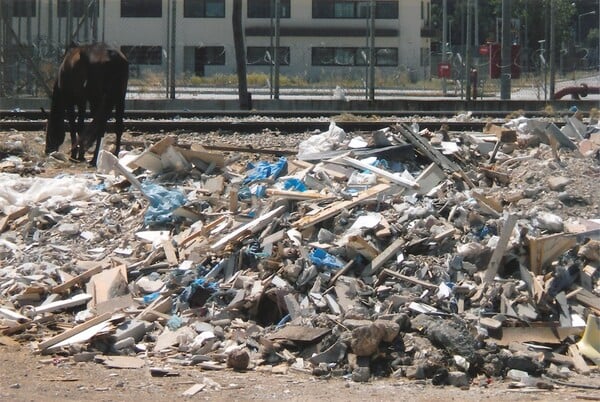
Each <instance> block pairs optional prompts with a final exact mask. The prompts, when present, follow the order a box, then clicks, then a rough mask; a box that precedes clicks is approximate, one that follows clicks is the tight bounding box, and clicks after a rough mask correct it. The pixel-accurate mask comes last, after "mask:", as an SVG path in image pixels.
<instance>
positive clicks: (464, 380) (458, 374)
mask: <svg viewBox="0 0 600 402" xmlns="http://www.w3.org/2000/svg"><path fill="white" fill-rule="evenodd" d="M469 383H470V381H469V377H468V376H467V374H466V373H463V372H462V371H450V372H448V384H450V385H453V386H455V387H459V388H462V387H468V386H469Z"/></svg>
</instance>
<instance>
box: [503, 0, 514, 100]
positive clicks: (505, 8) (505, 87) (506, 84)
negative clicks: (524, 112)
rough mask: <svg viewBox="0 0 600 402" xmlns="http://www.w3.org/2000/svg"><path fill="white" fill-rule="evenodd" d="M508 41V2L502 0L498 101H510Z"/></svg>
mask: <svg viewBox="0 0 600 402" xmlns="http://www.w3.org/2000/svg"><path fill="white" fill-rule="evenodd" d="M511 45H512V44H511V40H510V0H502V49H501V56H502V57H501V61H500V99H503V100H504V99H510V79H511V76H510V68H511V66H512V59H511V51H510V50H511V47H512V46H511Z"/></svg>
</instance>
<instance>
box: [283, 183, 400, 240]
mask: <svg viewBox="0 0 600 402" xmlns="http://www.w3.org/2000/svg"><path fill="white" fill-rule="evenodd" d="M389 188H390V185H389V184H377V185H375V186H373V187H371V188H370V189H368V190H365V191H363V192H362V193H360V194H359V195H358V196H357V197H355V198H354V199H352V200H346V201H338V202H334V203H332V204H331V205H329V206H328V207H327V208H324V209H322V210H321V211H319V212H317V213H316V214H314V215H309V216H304V217H302V218H300V219H298V220H297V221H296V222H294V223H293V224H292V226H294V227H295V228H296V229H298V230H304V229H306V228H308V227H311V226H313V225H316V224H317V223H319V222H322V221H324V220H327V219H329V218H332V217H334V216H335V215H337V214H338V213H339V212H340V211H342V210H343V209H345V208H352V207H354V206H355V205H358V204H360V203H361V202H363V201H365V200H367V199H369V198H371V197H373V196H375V195H377V194H379V193H382V192H384V191H386V190H388V189H389Z"/></svg>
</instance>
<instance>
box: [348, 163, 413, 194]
mask: <svg viewBox="0 0 600 402" xmlns="http://www.w3.org/2000/svg"><path fill="white" fill-rule="evenodd" d="M341 160H342V161H344V162H345V163H346V164H348V165H350V166H352V167H355V168H358V169H364V170H368V171H370V172H373V173H374V174H376V175H377V176H381V177H383V178H384V179H386V180H387V181H389V182H391V183H394V184H398V185H400V186H402V187H408V188H412V189H414V190H418V189H419V187H420V186H419V183H417V182H416V181H414V180H407V179H405V178H403V177H400V176H397V175H395V174H393V173H391V172H388V171H387V170H383V169H381V168H378V167H376V166H372V165H369V164H368V163H366V162H363V161H359V160H358V159H354V158H350V157H348V156H344V157H342V158H341Z"/></svg>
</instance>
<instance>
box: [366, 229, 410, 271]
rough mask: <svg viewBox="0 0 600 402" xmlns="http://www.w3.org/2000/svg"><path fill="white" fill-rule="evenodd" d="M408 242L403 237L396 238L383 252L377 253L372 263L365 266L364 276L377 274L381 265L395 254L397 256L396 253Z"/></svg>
mask: <svg viewBox="0 0 600 402" xmlns="http://www.w3.org/2000/svg"><path fill="white" fill-rule="evenodd" d="M405 244H406V242H405V241H404V239H403V238H401V237H400V238H398V239H396V240H394V242H393V243H392V244H390V245H389V246H387V247H386V249H385V250H383V252H381V253H379V255H377V256H376V257H375V258H374V259H373V260H372V261H371V264H370V265H367V267H366V268H365V270H364V271H363V273H362V276H368V275H374V274H377V273H378V272H379V270H380V269H381V267H382V266H383V265H384V264H385V263H386V262H387V261H388V260H389V259H390V258H392V257H393V256H395V255H396V254H398V252H399V251H400V250H402V247H404V245H405Z"/></svg>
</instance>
